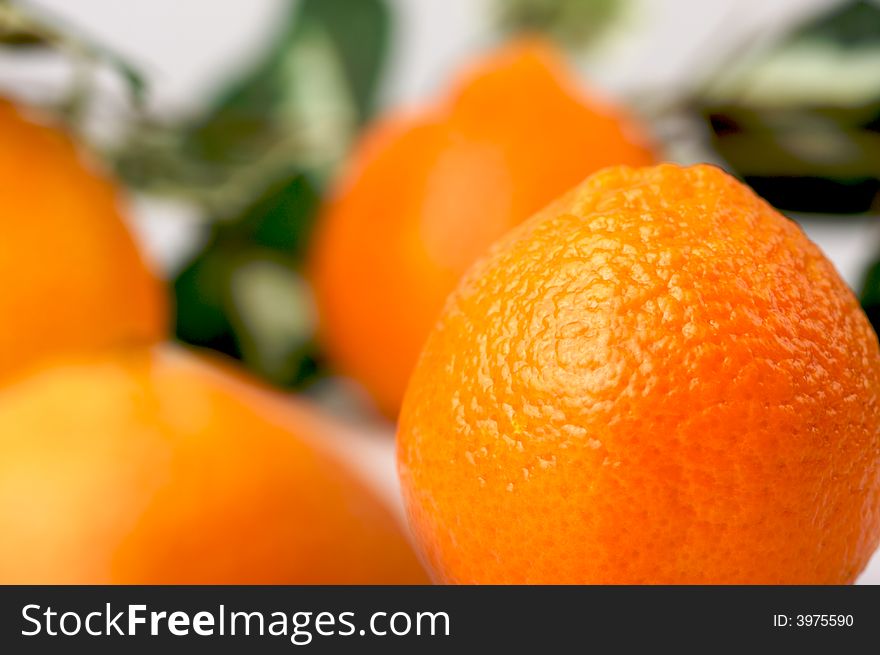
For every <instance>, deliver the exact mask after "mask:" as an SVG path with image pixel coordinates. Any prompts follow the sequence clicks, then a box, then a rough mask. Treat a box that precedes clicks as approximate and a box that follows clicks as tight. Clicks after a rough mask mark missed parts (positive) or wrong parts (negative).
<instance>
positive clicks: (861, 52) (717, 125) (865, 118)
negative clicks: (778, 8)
mask: <svg viewBox="0 0 880 655" xmlns="http://www.w3.org/2000/svg"><path fill="white" fill-rule="evenodd" d="M695 105H696V106H697V108H698V111H699V112H700V113H701V114H702V115H703V117H704V118H705V119H706V121H707V123H708V126H709V128H710V136H711V141H712V146H713V147H714V149H715V150H716V151H717V153H718V154H719V155H720V156H721V157H722V158H723V159H724V161H725V162H726V163H727V164H728V165H729V167H730V168H731V169H732V170H734V171H735V172H736V173H737V174H739V175H740V176H741V177H743V178H744V179H745V180H746V181H747V182H748V183H749V184H750V185H751V186H753V187H754V188H755V190H756V191H757V192H758V193H760V194H761V195H762V196H764V197H765V198H766V199H767V200H768V201H770V202H771V203H772V204H773V205H775V206H776V207H778V208H780V209H783V210H790V211H798V212H820V213H833V214H856V213H862V212H866V211H870V210H871V209H872V208H876V204H877V199H878V196H880V6H878V5H877V4H876V3H874V2H868V1H866V0H851V1H849V2H845V3H842V4H838V5H837V6H834V7H832V8H831V9H829V10H828V11H826V12H824V13H822V14H820V15H818V16H815V17H814V18H812V19H811V20H810V21H808V22H807V23H805V24H803V25H800V26H796V27H794V28H793V29H792V30H791V31H790V32H789V33H787V34H785V35H783V36H782V37H780V39H779V41H778V42H777V43H776V44H774V45H773V46H771V47H770V48H767V49H762V50H759V51H754V52H751V53H749V52H748V51H747V50H746V51H745V52H739V53H737V59H736V61H732V62H729V65H727V66H725V67H724V68H723V69H722V70H719V71H718V74H717V75H715V76H713V78H712V81H711V82H710V83H709V84H708V86H707V87H706V88H704V89H703V90H702V91H701V93H700V94H699V97H698V98H697V99H696V102H695Z"/></svg>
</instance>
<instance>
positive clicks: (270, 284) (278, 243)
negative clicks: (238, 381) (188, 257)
mask: <svg viewBox="0 0 880 655" xmlns="http://www.w3.org/2000/svg"><path fill="white" fill-rule="evenodd" d="M318 204H319V195H318V192H317V189H316V187H315V185H314V184H313V183H312V182H311V181H310V180H309V179H308V178H307V177H306V176H304V175H301V174H296V173H291V174H288V175H287V176H284V177H282V178H279V179H278V180H276V181H274V182H272V183H270V184H268V185H267V186H266V188H265V189H264V190H263V192H262V193H261V194H259V196H258V197H257V199H256V200H254V201H253V202H252V203H251V205H250V206H248V207H247V208H246V209H245V210H244V211H242V212H240V213H238V214H237V215H235V216H231V217H226V218H224V219H223V220H219V221H217V222H215V223H214V224H213V226H212V236H211V238H210V239H209V241H208V244H207V246H206V247H205V249H204V250H203V251H202V252H201V253H200V254H199V255H198V256H197V257H196V258H195V259H194V260H193V261H192V262H191V263H190V264H189V265H188V266H187V267H186V268H185V269H184V270H183V271H182V272H181V273H180V275H179V276H178V278H177V279H176V280H175V282H174V291H175V295H176V301H177V303H176V305H177V308H178V309H177V321H176V335H177V337H178V339H180V340H181V341H183V342H185V343H190V344H193V345H198V346H203V347H208V348H213V349H215V350H219V351H221V352H224V353H226V354H229V355H232V356H233V357H237V358H239V359H241V360H242V361H243V362H244V363H245V365H246V366H247V367H248V368H249V369H251V370H252V371H254V372H255V373H257V374H258V375H260V376H262V377H263V378H265V379H267V380H269V381H271V382H273V383H275V384H278V385H282V386H295V385H298V384H301V383H303V382H305V381H307V380H308V379H310V378H311V377H313V376H314V375H316V374H317V372H318V368H317V350H316V348H315V346H314V343H313V337H314V331H315V321H316V318H315V312H314V309H313V307H312V302H311V297H310V295H309V291H308V286H307V284H306V283H305V281H304V280H303V279H302V277H301V275H300V274H299V272H298V271H299V268H300V267H301V265H302V258H303V255H304V252H305V244H306V240H307V239H308V235H309V232H310V229H311V225H312V223H313V221H314V216H315V213H316V212H317V209H318Z"/></svg>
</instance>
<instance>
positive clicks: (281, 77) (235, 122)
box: [185, 0, 390, 164]
mask: <svg viewBox="0 0 880 655" xmlns="http://www.w3.org/2000/svg"><path fill="white" fill-rule="evenodd" d="M292 7H293V8H292V10H291V11H290V13H289V15H288V18H287V20H286V24H285V26H284V28H283V29H282V30H281V33H280V35H279V37H278V38H277V39H276V40H275V41H274V42H273V44H272V45H271V47H270V48H269V50H268V51H267V52H266V54H265V56H264V57H263V59H262V60H261V61H260V62H258V64H257V65H256V66H255V67H254V68H253V69H252V70H250V71H249V72H248V73H247V74H245V75H244V76H243V77H242V78H241V79H239V80H237V81H236V82H235V83H233V84H232V85H231V86H230V87H229V88H227V89H226V90H225V91H224V92H223V93H222V94H221V95H220V97H219V98H218V99H217V102H216V103H215V105H214V107H213V108H212V110H211V111H209V112H208V113H207V114H206V115H205V116H204V117H202V118H200V119H199V120H198V121H197V122H196V123H195V125H194V126H193V127H192V129H191V130H190V132H189V134H188V135H187V136H186V138H185V146H186V147H187V148H188V149H190V150H191V151H192V152H193V153H194V154H195V155H196V156H199V157H202V158H205V159H207V160H208V161H212V162H220V163H232V164H236V163H241V162H244V161H247V159H249V158H251V157H253V156H254V154H255V153H261V152H265V151H266V150H267V149H277V148H280V147H286V148H288V149H289V150H290V153H291V159H299V160H303V159H305V160H313V159H315V158H316V157H317V158H322V157H323V158H327V157H329V158H334V157H335V158H338V157H339V156H341V154H342V153H343V152H344V150H345V148H346V147H347V144H348V141H349V140H350V138H351V137H352V135H353V132H354V129H355V126H356V125H357V124H358V123H359V122H361V121H363V120H365V119H366V118H367V117H368V115H369V113H370V111H371V110H372V107H373V102H374V99H375V93H376V86H377V83H378V80H379V75H380V71H381V67H382V63H383V61H384V56H385V50H386V44H387V40H388V35H389V31H390V13H389V11H388V9H387V7H386V5H385V3H384V2H383V1H382V0H302V1H301V2H299V3H296V4H294V5H292Z"/></svg>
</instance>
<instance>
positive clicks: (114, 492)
mask: <svg viewBox="0 0 880 655" xmlns="http://www.w3.org/2000/svg"><path fill="white" fill-rule="evenodd" d="M329 429H330V428H329V427H328V423H327V422H326V421H325V420H324V419H322V418H320V417H319V416H317V415H316V414H315V412H314V410H311V409H310V408H309V407H308V406H306V405H304V404H302V403H298V404H293V405H291V404H290V403H289V402H287V401H286V400H282V399H280V398H276V397H274V396H272V395H271V393H270V392H268V391H264V390H262V389H260V388H258V387H256V386H254V385H252V384H250V383H249V382H248V381H247V380H245V379H242V378H240V377H239V376H237V375H235V374H234V373H232V372H231V371H224V370H221V369H220V368H219V367H217V366H212V365H210V364H208V363H207V362H202V361H199V360H198V359H197V358H195V357H192V356H189V355H186V354H185V353H183V352H182V351H174V350H164V349H162V348H161V347H157V348H155V349H153V350H137V351H135V352H126V353H116V354H111V353H106V354H102V355H100V356H97V357H89V358H86V357H82V358H79V359H69V360H66V361H58V362H56V363H55V364H54V365H52V366H48V367H43V368H40V369H39V370H36V371H34V372H33V373H32V374H31V375H29V376H27V377H24V378H21V379H19V380H17V381H16V382H15V383H13V384H10V385H7V386H6V387H4V388H2V389H0V534H2V535H3V537H2V539H0V583H4V584H8V583H28V584H32V583H53V584H67V583H89V584H103V583H131V584H135V583H137V584H141V583H144V584H152V583H227V584H238V583H303V584H309V583H326V584H335V583H352V584H355V583H415V582H423V581H425V580H426V578H425V574H424V572H423V570H422V569H421V566H420V565H419V564H418V562H417V560H416V558H415V555H414V554H413V552H412V550H411V548H410V546H409V544H408V542H407V540H406V539H405V538H404V536H403V534H402V533H401V531H400V530H399V529H398V526H397V524H396V522H395V521H394V519H393V517H392V516H391V514H390V513H389V511H388V510H387V509H386V508H385V507H384V506H383V505H382V504H380V503H379V501H378V500H377V499H376V498H375V497H374V496H373V494H372V493H370V491H369V490H368V489H367V488H366V487H365V486H364V485H363V484H362V483H361V482H360V481H359V480H358V479H357V478H356V477H355V476H354V475H353V474H352V473H350V472H349V471H347V470H346V469H345V468H344V467H343V466H342V465H341V464H339V463H338V462H337V460H336V456H335V455H334V454H333V453H332V452H330V451H329V450H328V449H327V446H326V443H325V441H326V439H325V438H326V437H327V435H328V431H329Z"/></svg>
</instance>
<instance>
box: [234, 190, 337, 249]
mask: <svg viewBox="0 0 880 655" xmlns="http://www.w3.org/2000/svg"><path fill="white" fill-rule="evenodd" d="M319 203H320V196H319V195H318V190H317V188H316V187H315V185H314V184H313V183H312V182H311V181H310V180H309V179H308V177H306V176H305V175H299V174H294V175H292V176H285V177H282V178H281V179H279V180H278V181H277V182H274V183H272V184H270V185H269V186H268V187H267V188H266V189H265V191H263V193H262V194H260V195H259V196H258V197H257V199H256V200H255V201H254V202H253V204H252V205H251V206H250V207H248V208H247V209H246V210H245V211H244V212H243V213H242V215H241V216H240V217H239V218H238V219H237V220H236V221H235V222H234V223H232V224H229V225H226V226H224V228H225V229H226V230H228V231H229V232H232V233H235V235H236V238H239V239H242V240H247V241H248V242H250V243H253V244H254V245H259V246H263V247H266V248H271V249H273V250H275V251H277V252H279V253H282V254H285V255H287V256H288V257H290V258H291V259H293V260H297V259H299V258H300V257H301V256H302V255H303V254H304V253H305V250H306V245H307V243H308V240H309V237H310V236H311V228H312V224H313V222H314V217H315V214H316V213H317V210H318V205H319Z"/></svg>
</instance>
